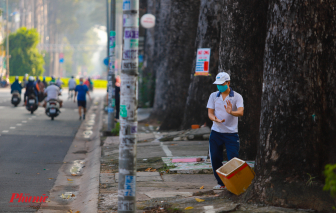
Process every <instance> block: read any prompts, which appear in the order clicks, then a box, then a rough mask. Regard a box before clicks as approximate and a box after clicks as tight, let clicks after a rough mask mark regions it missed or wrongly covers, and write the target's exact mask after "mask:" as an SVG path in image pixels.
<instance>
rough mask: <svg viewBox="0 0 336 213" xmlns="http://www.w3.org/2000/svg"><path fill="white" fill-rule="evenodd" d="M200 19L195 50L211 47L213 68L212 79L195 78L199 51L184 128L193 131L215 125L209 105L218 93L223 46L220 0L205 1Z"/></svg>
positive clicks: (193, 64) (210, 77) (210, 70)
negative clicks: (220, 52) (210, 98)
mask: <svg viewBox="0 0 336 213" xmlns="http://www.w3.org/2000/svg"><path fill="white" fill-rule="evenodd" d="M200 5H201V6H200V13H199V18H198V26H197V35H196V43H195V46H196V48H195V49H198V48H211V55H210V68H209V73H210V74H211V76H194V73H195V68H196V51H194V56H193V57H194V58H193V60H192V62H191V61H190V63H192V69H191V82H190V85H189V92H188V98H187V101H186V106H185V109H184V115H183V123H182V129H189V128H190V126H191V125H192V124H200V125H202V124H204V123H205V122H206V123H207V125H208V126H210V127H211V125H212V122H211V120H210V119H209V118H208V111H207V108H206V105H207V103H208V99H209V96H210V94H211V93H212V92H214V91H216V86H214V85H213V82H214V80H215V78H216V75H217V73H218V65H219V64H218V60H219V43H220V34H221V25H220V23H221V22H222V20H221V12H222V3H221V2H219V1H217V0H211V1H210V0H201V2H200Z"/></svg>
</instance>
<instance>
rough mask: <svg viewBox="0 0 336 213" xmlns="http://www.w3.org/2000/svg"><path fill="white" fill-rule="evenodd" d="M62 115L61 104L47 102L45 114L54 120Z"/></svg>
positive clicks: (51, 101) (52, 100) (53, 100)
mask: <svg viewBox="0 0 336 213" xmlns="http://www.w3.org/2000/svg"><path fill="white" fill-rule="evenodd" d="M60 113H61V111H60V104H59V102H58V101H57V100H55V99H51V100H49V101H48V102H47V106H46V109H45V114H46V115H47V116H48V117H50V118H51V120H54V118H55V117H57V116H58V115H59V114H60Z"/></svg>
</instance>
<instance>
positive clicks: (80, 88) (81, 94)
mask: <svg viewBox="0 0 336 213" xmlns="http://www.w3.org/2000/svg"><path fill="white" fill-rule="evenodd" d="M77 93H78V97H77V105H78V113H79V120H81V119H82V108H83V111H84V113H83V120H84V119H85V114H86V94H87V95H88V96H89V98H90V101H91V96H90V93H89V88H88V87H87V86H86V85H84V82H83V78H80V79H79V85H77V86H76V88H75V98H74V102H76V96H77Z"/></svg>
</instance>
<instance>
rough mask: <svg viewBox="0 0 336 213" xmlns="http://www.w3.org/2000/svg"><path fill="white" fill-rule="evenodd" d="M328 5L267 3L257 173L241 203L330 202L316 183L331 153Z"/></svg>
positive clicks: (322, 206)
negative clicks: (252, 201) (245, 200)
mask: <svg viewBox="0 0 336 213" xmlns="http://www.w3.org/2000/svg"><path fill="white" fill-rule="evenodd" d="M335 7H336V2H335V1H333V0H327V1H299V0H294V1H292V0H270V1H269V5H268V21H267V38H266V47H265V54H264V62H265V64H264V74H263V79H264V86H263V94H262V106H261V109H262V110H261V118H260V120H261V121H260V143H259V147H258V155H257V159H256V175H257V176H256V179H255V181H254V184H253V185H252V187H250V189H249V191H248V193H247V194H246V197H245V198H246V199H248V200H249V199H250V200H254V201H260V202H262V203H266V204H271V205H279V206H285V207H297V208H311V209H316V210H319V211H322V210H325V211H332V210H331V208H332V206H333V205H335V201H334V200H333V199H332V198H331V197H329V195H328V193H327V192H323V191H322V185H321V184H319V181H318V179H320V180H321V179H322V178H323V177H321V175H322V170H323V168H324V165H325V164H326V163H335V162H333V161H335V153H336V152H335V144H336V143H335V140H336V139H335V138H336V124H335V120H336V106H335V104H336V101H335V99H336V94H335V93H336V88H335V85H336V79H335V78H336V77H335V76H336V75H335V74H336V73H335V72H336V69H335V68H336V67H335V65H336V59H335V54H336V33H335V32H336V23H335V21H336V11H335V9H334V8H335ZM310 176H312V177H316V179H313V182H310V181H309V180H311V179H310ZM322 180H323V179H322ZM310 183H312V184H310Z"/></svg>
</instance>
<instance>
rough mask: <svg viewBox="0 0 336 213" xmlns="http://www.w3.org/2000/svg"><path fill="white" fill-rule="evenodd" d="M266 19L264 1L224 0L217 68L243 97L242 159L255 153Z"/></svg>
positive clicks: (241, 119) (250, 157) (241, 126)
mask: <svg viewBox="0 0 336 213" xmlns="http://www.w3.org/2000/svg"><path fill="white" fill-rule="evenodd" d="M266 18H267V0H250V1H238V0H225V1H224V4H223V12H222V22H221V30H222V31H221V43H220V52H219V71H221V72H222V71H225V72H228V73H229V74H230V77H231V88H232V89H233V90H234V91H236V92H238V93H240V94H241V95H242V96H243V99H244V116H243V117H240V118H239V124H238V125H239V127H238V131H239V137H240V141H241V142H240V151H239V155H240V158H242V159H245V160H253V159H255V157H256V154H257V144H258V139H259V121H260V102H261V87H262V73H263V54H264V48H265V37H266V23H267V22H266V20H267V19H266ZM214 90H215V88H214Z"/></svg>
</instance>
